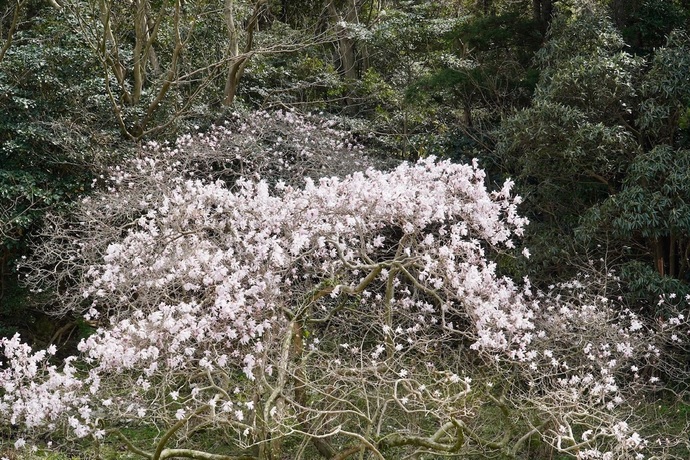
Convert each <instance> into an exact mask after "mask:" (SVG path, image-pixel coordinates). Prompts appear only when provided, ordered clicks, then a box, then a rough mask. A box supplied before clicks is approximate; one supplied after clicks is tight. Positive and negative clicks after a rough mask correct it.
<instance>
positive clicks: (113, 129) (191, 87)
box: [0, 0, 690, 458]
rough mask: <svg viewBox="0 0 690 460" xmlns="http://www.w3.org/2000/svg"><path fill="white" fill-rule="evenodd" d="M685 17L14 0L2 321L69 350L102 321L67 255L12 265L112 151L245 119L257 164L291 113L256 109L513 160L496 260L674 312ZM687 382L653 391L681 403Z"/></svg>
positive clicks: (682, 266)
mask: <svg viewBox="0 0 690 460" xmlns="http://www.w3.org/2000/svg"><path fill="white" fill-rule="evenodd" d="M689 25H690V2H688V1H687V0H631V1H623V0H601V1H551V0H532V1H519V0H518V1H498V0H496V1H491V0H487V1H461V0H437V1H411V0H410V1H403V0H399V1H395V0H326V1H324V0H282V1H278V0H275V1H273V0H224V1H222V2H221V1H206V0H198V1H196V0H194V1H192V0H163V1H158V0H156V1H154V0H131V1H119V0H5V1H4V2H3V3H2V6H1V7H0V336H2V337H11V336H13V335H14V334H15V333H17V332H19V333H20V335H21V336H22V338H23V339H24V340H25V341H27V342H29V343H31V344H32V345H34V346H35V347H38V348H43V347H46V346H49V345H52V344H54V345H57V346H58V348H59V349H64V350H73V349H74V346H75V344H76V341H77V340H78V339H80V338H84V337H87V336H88V335H89V334H91V333H93V330H94V329H93V327H92V325H91V324H89V322H88V321H85V320H84V319H83V318H82V317H81V316H80V315H70V314H64V313H65V311H67V310H66V309H65V308H63V307H62V305H64V299H65V298H67V297H69V296H71V295H72V294H73V292H72V291H70V289H69V286H70V283H73V280H72V279H71V278H70V276H72V274H73V272H69V271H65V273H69V276H64V277H62V278H60V277H59V276H55V277H54V278H59V280H58V281H57V282H55V283H54V284H53V285H51V286H49V288H45V286H43V285H42V284H41V283H42V281H39V282H35V281H33V282H32V281H22V279H23V277H25V276H26V275H27V272H28V271H29V270H30V268H32V267H34V268H35V267H36V266H39V267H40V269H41V270H43V271H44V272H46V273H51V272H52V273H56V272H59V271H60V270H63V267H64V266H66V265H69V264H68V263H61V262H55V260H54V259H50V257H48V255H46V253H45V252H41V251H40V250H37V249H36V248H40V247H42V246H41V245H42V244H43V242H44V241H46V240H50V239H52V240H51V241H53V244H56V243H55V235H56V233H57V231H55V232H53V231H52V230H50V228H51V227H46V225H49V224H51V223H52V224H54V225H58V224H56V222H60V219H69V217H65V216H70V215H71V213H73V212H74V210H75V207H76V206H78V203H80V202H81V200H82V199H83V198H84V197H86V196H89V195H90V194H93V193H96V192H98V191H102V190H104V189H105V187H106V186H107V185H108V184H107V182H108V181H107V179H105V178H104V174H106V171H108V170H109V168H113V167H117V166H118V165H121V164H124V163H125V162H126V161H128V160H129V159H131V158H133V157H136V156H137V155H139V154H140V153H141V152H142V150H143V149H144V148H145V147H146V146H151V145H154V143H155V144H158V145H163V144H165V143H166V142H168V143H174V142H175V139H177V138H179V137H180V136H183V135H185V134H187V133H192V134H195V133H199V132H201V133H204V132H209V131H212V130H213V129H214V128H213V127H214V126H217V125H223V123H229V124H230V125H231V126H240V124H241V123H243V122H249V123H250V124H251V123H253V125H252V126H253V128H252V130H251V134H252V135H253V137H254V138H255V139H253V140H252V141H251V142H249V141H247V142H245V141H244V140H243V141H241V142H240V140H237V141H236V144H233V148H234V147H235V145H237V146H239V147H240V148H242V149H243V150H246V152H247V153H246V155H247V158H249V157H251V156H252V155H254V156H255V157H257V158H263V159H262V160H261V161H263V162H261V165H262V166H261V168H262V172H270V171H271V170H272V169H271V168H275V167H276V163H280V162H281V161H285V162H290V161H291V159H290V158H291V157H290V155H291V154H290V148H294V145H292V146H290V145H287V146H286V145H282V144H280V142H282V140H283V139H282V137H281V136H282V133H281V131H280V130H287V131H285V132H286V134H285V137H286V138H288V137H290V136H292V135H293V134H291V132H290V131H289V127H286V126H285V125H284V124H281V123H280V122H268V121H267V122H265V123H262V122H261V121H260V120H261V118H260V117H261V116H264V115H257V114H275V113H281V114H285V113H293V112H294V113H300V114H303V115H304V116H305V117H307V118H308V119H309V120H311V121H312V122H314V120H318V123H327V126H328V127H329V128H330V127H334V128H336V129H338V130H340V131H342V132H346V133H349V136H350V137H351V140H352V142H353V143H356V144H358V145H360V146H362V147H363V148H364V149H366V151H367V152H368V153H367V155H369V156H370V157H371V158H372V159H373V160H372V161H375V162H378V164H381V165H384V164H385V165H392V164H394V163H395V162H397V161H400V160H408V161H411V162H415V161H417V160H419V159H424V158H429V157H432V156H434V157H440V158H448V159H451V160H452V161H453V162H461V163H471V161H472V159H475V158H476V159H477V160H478V163H479V165H480V166H481V167H482V168H483V169H484V170H485V171H486V180H485V182H486V184H487V186H488V187H489V188H491V189H494V188H497V186H498V185H499V184H502V183H503V182H504V181H505V180H506V179H507V178H512V180H514V181H515V189H516V191H517V193H518V194H519V195H521V196H522V197H523V202H522V203H521V204H520V205H519V212H520V214H521V215H523V216H525V217H527V218H528V219H529V221H530V224H529V225H528V226H527V227H526V228H525V235H524V237H523V239H522V244H524V245H525V246H526V247H528V248H529V252H530V254H531V257H530V258H529V261H527V260H526V259H524V258H523V259H520V258H515V257H512V256H508V255H505V254H503V255H498V256H496V259H495V262H496V264H497V267H498V271H499V273H501V274H502V275H506V276H509V277H511V278H512V279H516V280H520V279H523V278H524V277H529V279H530V280H531V283H532V284H533V285H534V286H536V287H538V288H540V289H547V290H548V289H549V287H550V286H553V285H555V284H558V283H560V282H565V281H567V280H570V279H572V278H573V277H574V276H578V274H582V273H595V272H615V273H616V276H617V281H618V284H617V287H616V288H615V289H614V291H615V292H608V293H607V294H608V295H614V296H618V297H619V300H620V301H621V302H622V304H625V305H627V306H629V307H630V308H631V309H632V310H633V311H634V312H635V313H636V314H639V315H640V316H641V317H644V318H646V319H647V320H649V321H651V322H654V321H657V320H659V321H662V320H665V319H667V318H668V317H669V316H670V315H671V314H672V312H671V310H669V307H668V302H665V301H664V300H665V299H666V300H667V299H673V298H678V299H683V298H685V296H686V295H688V294H690V284H689V281H690V35H689V34H688V30H689ZM270 116H272V115H266V117H267V119H268V117H270ZM257 117H258V118H257ZM270 123H276V124H275V125H271V124H270ZM315 136H316V137H318V134H316V135H315ZM248 137H252V136H248ZM277 138H280V139H278V140H276V139H277ZM237 139H240V136H239V135H238V136H237ZM242 139H243V138H242ZM279 144H280V145H279ZM293 144H294V143H293ZM269 147H270V148H271V149H275V150H276V151H278V150H280V151H282V152H286V155H287V156H286V157H285V158H280V157H279V156H272V157H271V156H266V155H264V156H263V157H262V154H263V153H262V152H265V150H266V149H267V148H269ZM328 148H329V147H328V146H327V144H324V145H323V147H322V150H327V149H328ZM252 158H253V157H252ZM247 161H248V160H243V159H237V161H234V160H233V162H231V163H230V164H228V165H224V166H223V168H226V169H232V168H235V169H237V170H243V169H242V168H248V169H251V167H250V166H251V165H249V166H248V165H247V164H245V163H246V162H247ZM252 161H254V160H252ZM327 163H328V167H329V168H335V169H333V170H328V169H327V168H325V167H324V168H323V171H327V172H328V173H329V174H334V175H339V174H343V173H348V172H351V171H350V170H348V168H347V166H343V170H342V171H338V170H337V167H335V166H334V164H333V163H332V162H327ZM280 164H282V163H280ZM336 166H337V165H336ZM211 168H212V169H213V168H217V165H215V166H212V167H211ZM52 228H55V227H52ZM37 257H39V259H40V257H44V258H43V259H40V260H41V262H40V263H35V265H33V266H31V264H29V265H28V266H26V265H25V266H23V265H22V262H23V261H24V260H36V258H37ZM27 267H28V268H27ZM32 283H33V284H32ZM60 302H62V303H60ZM681 311H685V312H687V308H685V309H681ZM674 312H675V311H674ZM56 313H61V315H60V316H56V315H55V314H56ZM65 353H68V352H67V351H65ZM680 356H681V357H680V358H678V359H679V361H680V362H682V361H683V356H684V359H685V360H686V362H687V359H688V355H687V354H686V355H682V354H681V355H680ZM683 370H686V369H683ZM688 383H690V381H687V380H685V381H674V382H672V387H673V388H674V391H676V392H678V394H682V395H683V396H682V397H680V398H677V399H673V398H671V399H670V400H665V402H664V410H674V411H676V413H680V414H681V416H683V417H687V414H688V412H690V406H688V403H687V396H686V395H685V393H683V392H682V391H681V389H682V388H684V387H685V386H686V385H687V384H688ZM669 401H670V402H669ZM659 407H661V406H659ZM680 423H686V422H685V421H682V422H680ZM550 452H552V451H548V452H547V451H545V452H542V454H543V455H551V453H550ZM533 455H534V453H533ZM681 455H682V454H681ZM532 458H536V457H532ZM544 458H548V457H544ZM679 458H680V457H679Z"/></svg>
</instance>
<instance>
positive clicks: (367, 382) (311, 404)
mask: <svg viewBox="0 0 690 460" xmlns="http://www.w3.org/2000/svg"><path fill="white" fill-rule="evenodd" d="M216 135H217V136H219V138H220V137H222V135H221V134H220V132H217V133H216ZM210 138H213V135H211V137H210ZM208 139H209V137H199V138H195V139H192V140H190V139H187V140H183V141H181V142H180V144H179V146H180V148H182V146H184V148H185V149H187V150H188V151H197V150H196V148H200V146H206V147H207V148H209V149H211V148H212V147H211V143H209V141H208ZM213 143H215V141H214V142H213ZM147 153H148V154H150V155H151V156H145V157H143V158H140V159H137V160H134V161H133V162H132V163H131V164H129V165H127V166H125V167H123V168H120V169H119V170H115V171H113V172H112V175H111V177H110V178H109V180H108V182H109V183H110V184H111V189H110V190H108V191H107V192H104V193H103V194H102V195H101V196H96V197H94V198H92V199H90V200H87V201H86V202H85V203H84V204H83V206H84V209H86V210H89V209H92V203H93V202H94V201H95V202H97V203H98V202H99V200H101V198H102V199H103V203H107V204H108V206H111V208H110V210H109V211H107V212H110V213H111V214H109V215H107V217H109V218H110V220H107V219H104V220H100V222H101V223H103V224H108V223H117V225H113V227H112V228H113V229H117V231H115V230H112V231H110V233H108V232H104V233H102V235H108V236H109V238H110V241H108V244H107V246H106V247H105V248H104V250H103V253H102V254H101V255H100V256H96V255H95V253H88V251H89V250H88V248H83V251H82V253H81V255H80V254H76V255H75V254H72V255H71V257H74V258H76V259H79V260H82V262H83V261H87V260H88V261H89V263H88V265H87V266H83V267H82V272H81V273H79V276H76V275H75V276H74V277H73V278H72V281H73V282H76V284H77V285H78V287H79V289H80V291H81V294H80V298H81V299H82V302H83V305H80V304H78V303H76V302H75V303H68V304H65V308H69V309H72V310H80V309H82V308H83V310H84V314H85V317H86V319H87V320H88V321H92V322H93V323H95V324H97V326H98V329H97V330H96V331H95V333H94V334H92V335H91V336H90V337H88V338H86V339H85V340H83V341H82V342H81V343H80V344H79V351H80V354H79V356H75V357H71V358H68V359H67V361H66V362H65V364H64V366H63V367H62V368H61V369H58V368H56V367H54V366H52V365H50V364H49V363H48V361H47V357H48V356H49V355H50V354H52V353H54V352H55V348H54V347H51V348H49V349H47V350H43V351H38V352H32V351H31V350H30V348H29V347H28V346H26V345H24V344H21V343H20V341H19V338H18V337H14V338H11V339H3V341H2V351H3V352H4V355H5V357H6V358H5V360H6V361H7V363H8V364H9V365H8V366H6V367H5V368H4V369H3V370H2V371H0V385H1V386H2V388H3V390H2V400H1V401H0V412H2V413H3V416H5V417H6V419H7V420H8V421H9V423H11V424H13V425H15V430H14V432H15V433H18V434H17V437H16V439H15V440H14V442H15V446H16V447H17V448H21V447H23V446H24V444H25V443H26V438H31V437H36V435H38V434H41V433H42V432H44V431H45V430H46V429H47V430H51V431H54V430H58V429H59V430H63V431H64V432H65V433H67V434H68V435H70V436H76V437H87V436H91V437H93V438H95V439H97V440H100V439H102V438H117V439H119V441H117V442H121V443H122V444H123V445H124V446H125V447H126V448H127V449H128V450H129V451H130V452H132V453H134V454H137V455H139V456H141V457H143V458H150V459H153V460H158V459H165V458H172V457H185V458H195V459H206V460H231V459H279V458H282V453H283V452H285V451H286V450H287V449H288V446H289V449H290V455H291V456H292V457H294V458H313V457H315V456H317V455H320V456H322V457H324V458H331V459H345V458H348V457H350V456H353V455H355V454H360V453H362V455H364V454H365V453H367V455H368V456H370V458H379V459H383V458H402V457H404V456H406V455H412V456H413V458H415V457H416V458H419V456H421V455H423V454H424V453H434V454H444V455H464V456H467V457H468V458H470V457H473V456H474V457H479V458H486V455H503V456H505V457H509V458H510V457H512V458H515V457H517V456H518V455H519V454H521V453H523V452H525V451H526V450H527V449H529V448H530V446H531V443H532V440H534V439H536V438H539V439H541V440H542V442H546V443H548V445H550V446H552V448H553V449H557V450H558V451H560V452H563V453H569V454H572V456H577V457H578V458H583V459H584V458H609V459H613V458H635V457H636V456H639V455H642V453H641V450H642V449H643V448H645V447H646V444H645V440H644V439H643V438H642V437H641V435H640V434H639V433H638V432H636V431H635V428H634V424H633V423H632V420H633V419H631V418H630V414H631V411H632V408H633V401H632V400H631V399H630V397H631V396H634V395H636V394H640V392H641V391H642V390H643V389H644V388H645V387H647V386H648V385H649V384H650V379H649V378H648V377H646V376H643V375H642V374H640V373H638V372H637V370H639V369H640V368H646V369H649V368H653V366H655V362H656V361H657V360H658V359H659V356H660V353H659V349H658V348H657V347H656V346H655V344H654V343H653V342H655V341H657V336H658V334H656V333H655V332H653V331H652V330H651V329H650V326H648V325H645V324H643V322H642V321H641V320H640V319H639V318H637V317H636V316H635V315H634V314H632V313H629V312H628V313H620V312H619V311H618V310H617V309H615V308H613V307H612V306H611V305H610V304H609V303H608V302H607V301H606V299H605V297H603V296H600V295H594V294H592V292H591V291H592V290H591V289H590V288H589V287H588V286H584V285H582V284H577V283H573V284H571V285H569V286H561V287H558V288H556V287H554V292H553V293H549V294H532V293H531V292H530V287H529V283H527V282H525V283H524V285H523V286H522V287H520V286H518V285H516V284H515V283H514V282H513V281H511V280H510V279H508V278H505V277H502V276H499V275H498V274H497V271H496V265H495V263H493V262H492V261H491V257H490V254H492V253H495V252H496V251H513V250H514V242H513V238H514V237H515V236H520V235H521V234H522V231H523V227H524V226H525V224H526V221H525V219H523V218H521V217H520V216H519V215H518V214H517V212H516V205H517V203H518V202H519V199H518V198H516V197H511V195H510V189H511V185H512V184H511V182H506V183H505V184H504V186H503V187H502V188H501V189H500V190H498V191H495V192H489V191H488V190H487V189H486V188H485V185H484V182H485V176H484V173H483V171H482V170H481V169H480V168H479V167H478V165H477V164H476V162H475V163H474V164H472V165H458V164H452V163H449V162H437V161H435V160H434V159H427V160H423V161H420V162H419V163H417V164H414V165H411V164H402V165H400V166H398V167H397V168H395V169H394V170H392V171H389V172H381V171H377V170H375V169H368V170H367V171H366V172H361V171H360V172H354V173H352V174H350V175H348V176H346V177H344V178H337V177H335V176H333V177H329V178H323V179H320V180H318V182H317V181H315V180H313V179H310V178H307V179H306V181H305V184H304V186H303V187H298V186H293V185H289V184H288V183H286V181H283V180H277V181H275V185H273V186H270V185H269V184H268V183H267V182H265V181H262V180H248V179H242V178H240V179H238V180H236V181H235V182H223V181H220V180H216V179H215V178H213V177H211V178H207V176H202V175H201V174H193V175H192V174H191V173H190V170H189V169H188V168H187V165H185V164H183V163H181V162H180V161H179V159H178V158H179V157H177V156H176V155H177V154H176V153H175V149H160V148H158V147H156V148H154V149H153V150H151V151H148V152H147ZM189 161H190V164H194V161H195V160H194V159H190V160H189ZM135 177H136V178H140V179H142V178H153V180H152V181H151V182H149V183H147V182H146V181H142V182H137V181H135V180H134V178H135ZM142 183H145V184H147V187H148V185H150V184H151V183H155V184H157V186H156V187H154V188H144V189H143V190H142V189H141V184H142ZM130 184H133V185H131V186H130ZM142 194H143V195H142ZM109 197H110V198H109ZM113 197H114V198H113ZM125 200H131V201H128V202H125ZM116 202H117V203H120V204H119V206H121V208H120V210H119V211H117V212H115V211H114V210H113V207H114V206H115V203H116ZM106 209H107V208H106ZM104 212H105V211H104ZM128 212H129V213H134V214H136V215H130V214H127V213H128ZM125 215H129V216H130V217H131V218H132V220H131V221H130V222H128V223H127V224H126V225H124V226H123V225H122V223H121V222H117V221H118V219H114V218H113V217H115V216H120V217H121V216H125ZM104 226H107V225H104ZM99 241H100V242H101V243H102V242H103V241H101V240H99ZM85 253H88V256H87V255H85ZM523 255H525V256H528V255H529V253H528V252H527V251H523ZM67 259H69V257H67ZM73 273H76V272H74V271H73ZM557 290H560V292H559V293H556V291H557ZM684 325H685V318H684V317H674V318H673V323H672V324H670V326H669V327H672V328H683V327H684ZM669 330H670V329H669ZM650 340H651V341H652V342H649V341H650ZM633 366H636V367H635V368H633ZM651 383H655V382H653V381H652V382H651ZM123 423H127V424H130V425H131V424H143V425H146V426H153V427H155V428H156V429H157V432H158V433H159V434H158V435H156V436H153V437H152V438H151V439H150V440H148V441H147V442H148V444H146V445H144V444H143V443H142V442H139V443H136V442H134V441H132V440H130V439H129V438H128V437H127V436H126V435H125V434H123V433H122V431H121V430H120V427H121V426H122V424H123ZM494 429H495V431H494ZM201 432H212V433H213V435H214V438H215V439H217V440H218V443H219V444H221V445H222V447H218V448H209V447H208V446H206V447H205V448H204V447H203V446H200V445H199V444H198V443H196V441H195V439H196V435H197V434H199V433H201Z"/></svg>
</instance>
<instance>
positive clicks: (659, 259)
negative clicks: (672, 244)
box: [654, 237, 666, 276]
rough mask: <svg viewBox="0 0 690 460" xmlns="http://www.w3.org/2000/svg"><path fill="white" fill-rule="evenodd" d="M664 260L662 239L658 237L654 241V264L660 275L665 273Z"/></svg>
mask: <svg viewBox="0 0 690 460" xmlns="http://www.w3.org/2000/svg"><path fill="white" fill-rule="evenodd" d="M664 262H665V258H664V239H663V238H661V237H659V238H657V239H656V240H655V241H654V266H655V268H656V271H657V272H658V273H659V274H660V275H661V276H665V275H666V270H665V267H664V265H665V263H664Z"/></svg>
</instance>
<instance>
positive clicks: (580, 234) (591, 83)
mask: <svg viewBox="0 0 690 460" xmlns="http://www.w3.org/2000/svg"><path fill="white" fill-rule="evenodd" d="M688 56H690V46H688V38H687V34H685V33H682V32H680V31H677V32H674V33H672V34H671V35H670V36H669V38H668V41H667V46H665V47H663V48H660V49H658V50H656V52H655V53H654V55H653V56H651V57H650V59H649V60H648V61H647V60H646V59H644V58H641V57H635V56H633V55H631V54H630V53H629V52H628V51H626V49H625V43H624V41H623V37H622V35H621V34H620V33H619V32H618V31H617V30H616V28H615V27H614V26H613V24H612V23H611V22H610V21H609V20H608V19H607V18H606V15H605V14H604V12H603V11H602V10H600V9H598V8H597V7H595V6H594V5H593V4H588V3H583V4H576V3H573V4H572V5H570V6H567V5H566V6H565V7H564V8H562V9H561V10H560V12H559V15H558V16H557V17H556V18H555V19H554V22H553V24H552V30H551V35H550V37H549V40H548V42H547V44H546V45H545V46H544V48H543V49H542V50H540V51H539V53H538V54H537V58H538V62H539V65H540V67H541V74H540V80H539V83H538V86H537V89H536V91H535V93H534V98H533V100H532V105H531V107H528V108H526V109H523V110H521V111H519V112H517V113H516V114H515V115H513V116H512V117H510V118H508V119H507V120H506V121H505V122H504V123H503V124H502V126H501V129H500V131H499V133H498V143H497V159H498V161H499V162H501V164H502V165H503V169H504V171H507V172H509V173H510V174H511V175H513V176H515V177H517V178H518V184H519V186H520V187H521V190H522V193H523V194H524V195H526V202H525V208H526V210H527V212H528V213H529V214H530V217H531V218H532V221H533V222H534V223H533V226H532V228H531V230H530V234H529V236H528V239H529V242H528V245H530V246H532V254H534V255H535V257H534V259H535V263H536V267H540V268H541V269H542V275H541V276H545V277H547V278H548V277H550V276H551V275H553V274H554V273H562V272H563V268H562V266H561V265H562V261H563V260H564V255H567V256H566V257H567V258H573V257H576V255H575V254H574V251H575V248H578V249H577V251H580V252H581V251H582V250H583V249H587V248H589V249H587V251H592V253H593V254H595V256H596V258H599V257H604V256H605V257H611V258H613V259H620V263H622V265H623V266H624V267H628V268H625V270H624V278H625V279H626V281H628V282H630V283H631V284H630V286H631V289H632V291H633V292H634V293H635V294H634V297H636V298H638V299H639V298H642V297H643V294H642V293H643V291H644V292H645V293H646V294H645V295H647V296H648V298H654V296H655V295H657V293H658V292H661V291H662V290H663V289H676V290H677V289H680V285H679V284H678V280H684V279H685V278H686V277H687V276H688V262H689V261H688V252H687V248H688V237H689V236H690V227H689V225H690V218H688V216H690V207H688V206H687V205H686V203H690V185H689V184H690V180H689V179H690V176H688V170H689V169H690V157H689V156H688V151H687V149H686V148H683V147H684V146H685V143H684V142H685V140H684V139H685V138H686V136H685V135H684V131H683V129H684V128H683V127H682V126H681V125H680V121H681V120H683V117H684V116H685V114H686V111H687V108H688V106H689V105H690V103H689V101H690V94H689V93H688V92H689V91H690V84H689V83H688V80H687V74H688V72H690V61H688V59H689V58H688ZM611 239H613V240H611ZM604 242H605V243H606V244H601V245H599V246H597V243H604ZM612 247H613V248H614V249H613V250H611V249H610V248H612ZM598 248H601V249H598ZM604 248H606V249H605V251H606V252H604ZM615 248H618V249H615ZM623 248H634V249H633V250H632V251H627V250H624V249H623ZM568 254H569V255H568ZM559 255H560V256H559ZM559 259H560V261H559ZM643 261H644V262H643ZM630 262H634V264H633V265H628V264H629V263H630ZM640 263H642V264H643V265H642V266H646V267H647V270H641V269H640V266H641V265H639V264H640ZM649 270H651V272H652V273H653V272H656V273H657V276H651V275H650V271H649ZM668 275H670V276H671V277H672V278H675V280H671V279H669V280H667V279H666V276H668ZM548 282H551V280H548Z"/></svg>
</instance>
